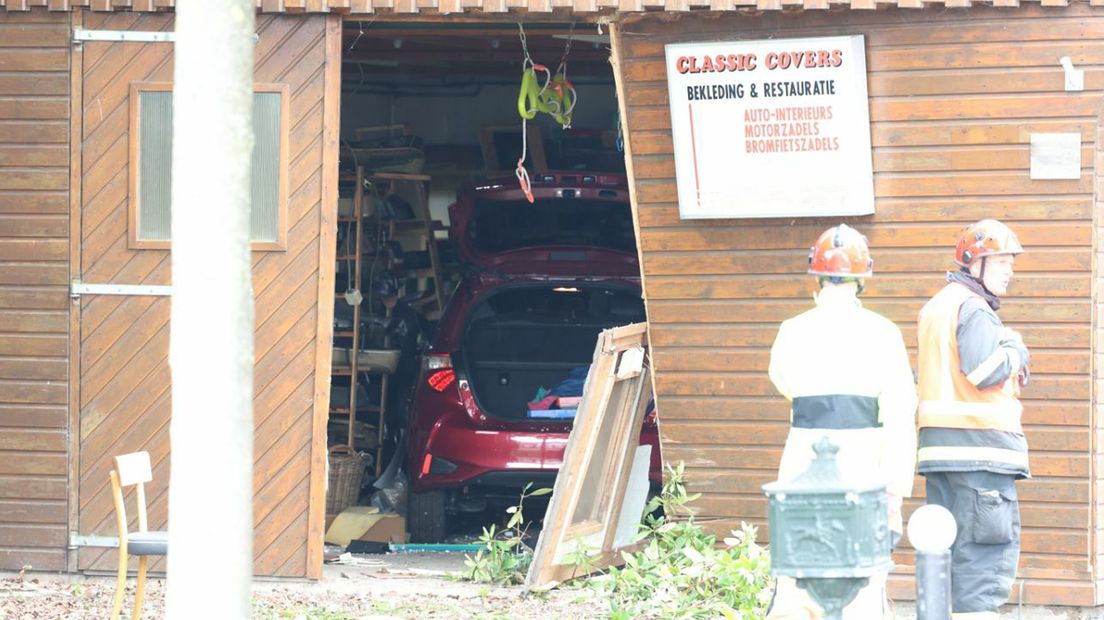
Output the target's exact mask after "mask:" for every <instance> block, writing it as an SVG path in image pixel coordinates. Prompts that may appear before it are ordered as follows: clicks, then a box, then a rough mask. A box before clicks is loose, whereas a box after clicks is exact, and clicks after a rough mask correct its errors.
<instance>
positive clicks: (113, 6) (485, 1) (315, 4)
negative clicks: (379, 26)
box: [0, 0, 1096, 20]
mask: <svg viewBox="0 0 1104 620" xmlns="http://www.w3.org/2000/svg"><path fill="white" fill-rule="evenodd" d="M177 1H178V0H156V1H155V0H116V1H115V2H112V1H111V0H0V10H7V11H8V12H9V13H11V14H12V15H15V16H19V17H22V15H23V12H25V11H28V10H30V9H31V7H32V6H35V7H38V6H48V7H49V9H50V10H51V11H70V10H76V9H80V8H91V9H92V10H94V11H124V10H125V11H141V12H158V11H166V10H172V9H173V7H175V6H176V3H177ZM1024 2H1025V4H1031V5H1038V6H1044V7H1064V6H1067V5H1068V4H1069V3H1070V2H1069V0H1024ZM255 4H256V7H257V11H258V12H259V13H276V14H280V13H291V14H302V13H307V14H319V13H332V14H336V15H352V16H366V15H375V16H379V15H382V16H385V17H388V18H391V19H397V18H401V17H418V16H419V14H421V15H422V16H429V17H438V18H440V17H441V16H444V17H446V18H453V17H454V16H455V15H456V14H461V16H463V13H464V12H465V11H466V10H468V9H471V11H472V15H478V16H479V17H482V18H486V17H488V16H491V17H494V16H496V15H500V16H506V13H507V11H509V13H510V18H511V19H513V18H514V17H513V15H514V14H515V13H519V14H529V15H531V16H534V17H536V18H538V19H542V20H547V19H555V18H556V17H558V16H559V15H558V14H559V13H560V11H563V10H566V12H567V13H569V14H574V15H582V16H586V17H589V18H591V19H593V18H596V17H598V16H599V15H602V14H608V13H610V12H612V11H616V10H620V11H622V12H624V13H629V12H636V13H639V12H642V11H645V10H646V9H661V10H663V11H667V12H671V13H676V14H677V13H685V12H688V11H692V10H712V11H737V10H741V9H758V10H760V11H767V12H778V11H781V10H782V9H783V8H786V9H791V10H793V9H801V8H804V9H807V10H818V11H819V10H824V9H827V8H829V2H828V0H785V1H784V0H734V1H724V0H256V1H255ZM837 4H838V5H839V7H840V8H842V9H844V10H846V9H852V10H856V11H869V10H872V9H875V8H880V7H885V6H896V7H899V8H902V9H919V8H922V7H924V6H933V5H934V6H946V7H947V8H948V9H951V8H965V7H969V6H970V5H971V2H970V0H935V1H932V2H926V1H923V0H885V1H882V0H844V1H843V2H839V3H835V2H833V3H832V8H836V6H835V5H837ZM993 4H994V5H996V6H1010V7H1017V6H1020V0H998V1H997V2H994V3H993ZM1093 4H1096V0H1094V1H1093ZM381 9H382V11H380V10H381ZM553 10H556V11H557V15H555V16H553V13H552V11H553Z"/></svg>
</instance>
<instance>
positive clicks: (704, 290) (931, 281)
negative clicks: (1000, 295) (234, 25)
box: [0, 274, 1092, 299]
mask: <svg viewBox="0 0 1104 620" xmlns="http://www.w3.org/2000/svg"><path fill="white" fill-rule="evenodd" d="M945 284H946V276H945V275H943V274H938V275H913V276H912V277H910V278H908V279H903V278H901V279H898V278H894V279H889V278H886V279H881V280H879V279H876V278H870V279H869V280H867V282H866V291H867V294H869V295H870V296H871V297H875V296H877V297H930V296H932V295H934V294H935V293H936V292H937V291H939V289H941V288H943V286H944V285H945ZM1013 286H1015V291H1016V293H1017V294H1019V295H1023V296H1028V297H1040V298H1047V297H1076V296H1082V295H1088V294H1090V292H1091V290H1092V283H1091V278H1090V277H1089V276H1088V275H1087V274H1076V275H1072V274H1064V275H1057V274H1054V275H1046V276H1042V275H1034V274H1026V275H1019V276H1017V277H1016V280H1015V282H1014V285H1013ZM815 288H816V284H815V283H814V282H812V281H811V280H810V279H808V278H804V277H803V278H796V277H774V276H652V277H651V278H650V280H649V283H648V294H649V296H650V297H652V298H654V299H761V298H763V297H766V296H770V295H776V296H790V297H808V296H811V295H812V293H813V291H814V290H815ZM0 291H2V289H0ZM2 295H3V293H2V292H0V299H2V298H3V297H2Z"/></svg>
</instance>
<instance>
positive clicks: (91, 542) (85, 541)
mask: <svg viewBox="0 0 1104 620" xmlns="http://www.w3.org/2000/svg"><path fill="white" fill-rule="evenodd" d="M118 546H119V539H118V538H117V537H115V536H81V535H80V534H69V548H70V549H76V548H77V547H118Z"/></svg>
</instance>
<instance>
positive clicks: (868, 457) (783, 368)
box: [770, 286, 917, 497]
mask: <svg viewBox="0 0 1104 620" xmlns="http://www.w3.org/2000/svg"><path fill="white" fill-rule="evenodd" d="M853 290H854V289H851V288H848V287H835V286H826V287H825V288H824V289H823V290H821V291H820V293H819V295H818V296H817V298H816V303H817V306H816V307H815V308H813V309H811V310H809V311H807V312H804V313H802V314H799V315H798V316H796V317H793V318H791V319H789V320H787V321H785V322H783V323H782V326H781V327H780V328H779V330H778V336H777V338H776V339H775V341H774V346H773V347H772V348H771V359H770V378H771V381H772V382H773V383H774V385H775V387H776V388H778V391H779V392H781V393H782V395H783V396H785V397H786V398H787V399H789V400H790V401H791V407H792V409H791V416H792V417H791V421H792V425H791V428H790V431H789V434H788V436H787V439H786V447H785V449H784V450H783V453H782V463H781V465H780V467H779V471H778V477H779V479H780V480H790V479H792V478H793V477H795V476H797V475H799V474H800V473H801V472H803V471H804V470H805V468H806V467H807V466H808V464H809V461H811V460H812V458H813V456H814V453H813V451H812V446H813V444H815V443H816V442H817V441H818V440H819V439H820V438H821V437H824V436H828V437H829V439H830V440H831V441H832V442H833V443H835V444H837V445H838V446H840V450H839V453H838V454H837V457H836V458H837V463H838V465H839V467H840V473H841V475H842V476H843V477H844V479H845V480H848V479H850V480H856V481H859V480H861V481H863V482H865V481H868V480H869V478H871V477H872V476H878V478H879V481H881V482H884V483H886V484H887V490H888V491H889V492H890V493H893V494H895V495H897V496H899V497H908V496H910V495H911V494H912V485H913V478H914V476H915V471H914V469H915V465H916V461H915V455H916V423H915V420H916V418H915V414H916V400H917V399H916V386H915V384H914V382H913V375H912V369H911V367H910V365H909V360H908V353H907V351H906V349H905V343H904V339H903V338H902V337H901V330H900V329H898V327H897V326H896V325H895V324H893V322H891V321H889V320H887V319H885V318H884V317H882V316H880V315H878V314H876V313H874V312H871V311H869V310H866V309H864V308H863V307H862V305H861V304H860V303H859V301H858V299H856V298H855V295H854V293H853Z"/></svg>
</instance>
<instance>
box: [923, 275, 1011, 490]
mask: <svg viewBox="0 0 1104 620" xmlns="http://www.w3.org/2000/svg"><path fill="white" fill-rule="evenodd" d="M974 297H977V295H976V293H974V292H972V291H970V290H969V289H967V288H966V287H964V286H962V285H960V284H957V283H954V282H952V283H950V284H948V285H947V286H946V287H944V288H943V290H941V291H939V293H937V294H936V295H935V297H932V298H931V299H930V300H929V301H928V303H927V304H925V305H924V307H923V309H921V310H920V330H919V332H918V335H917V338H918V340H919V347H920V352H919V371H920V372H919V375H920V377H919V379H920V380H919V390H920V408H919V411H918V425H919V426H920V450H919V452H918V454H917V461H918V463H919V471H920V472H921V473H923V472H932V471H992V472H995V473H1005V474H1015V475H1018V476H1023V477H1027V476H1028V475H1029V470H1028V463H1027V441H1026V440H1025V439H1024V435H1023V427H1022V426H1021V422H1020V417H1021V414H1022V412H1023V406H1022V405H1021V404H1020V401H1019V400H1018V399H1017V398H1016V397H1017V396H1018V395H1019V385H1018V383H1017V381H1016V380H1015V377H1014V376H1012V377H1008V378H1006V380H1005V381H1002V382H1001V383H1000V384H998V385H996V386H993V387H989V388H985V389H979V388H978V387H977V386H976V382H977V377H978V376H981V375H987V374H989V372H988V371H987V370H986V369H985V368H981V367H979V369H980V370H979V369H975V370H973V371H971V372H970V373H969V374H966V373H965V372H964V371H963V369H962V366H961V360H960V357H959V342H958V336H957V335H956V332H957V330H958V321H959V309H960V308H961V307H962V304H963V303H964V302H966V300H968V299H971V298H974ZM994 348H995V349H996V353H995V354H994V359H996V358H998V357H999V358H1000V359H998V360H997V361H998V362H1002V361H1004V359H1005V355H1006V354H1005V353H1004V352H1003V350H1002V349H1001V348H1000V347H994ZM983 365H985V364H983ZM989 365H991V364H989ZM990 370H991V369H990ZM1018 371H1019V368H1018V367H1017V368H1015V369H1014V372H1018Z"/></svg>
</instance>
